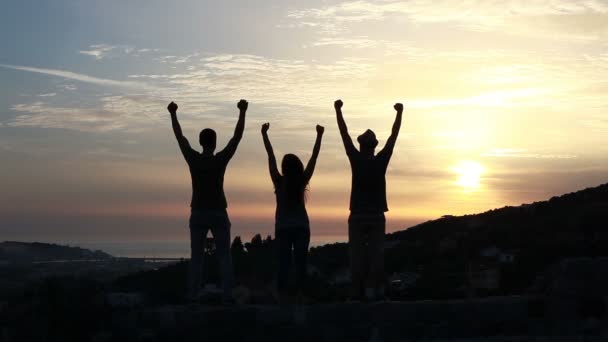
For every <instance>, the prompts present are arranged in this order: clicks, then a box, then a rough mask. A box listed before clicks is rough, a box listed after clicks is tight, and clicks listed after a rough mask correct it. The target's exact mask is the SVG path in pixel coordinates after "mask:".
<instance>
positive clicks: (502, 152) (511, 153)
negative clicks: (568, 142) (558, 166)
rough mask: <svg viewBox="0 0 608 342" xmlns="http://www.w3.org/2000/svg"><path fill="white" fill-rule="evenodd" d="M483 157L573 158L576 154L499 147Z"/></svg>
mask: <svg viewBox="0 0 608 342" xmlns="http://www.w3.org/2000/svg"><path fill="white" fill-rule="evenodd" d="M481 156H482V157H496V158H532V159H573V158H576V155H574V154H553V153H550V154H546V153H534V152H531V151H528V150H527V149H521V148H499V149H493V150H491V151H488V152H485V153H482V154H481Z"/></svg>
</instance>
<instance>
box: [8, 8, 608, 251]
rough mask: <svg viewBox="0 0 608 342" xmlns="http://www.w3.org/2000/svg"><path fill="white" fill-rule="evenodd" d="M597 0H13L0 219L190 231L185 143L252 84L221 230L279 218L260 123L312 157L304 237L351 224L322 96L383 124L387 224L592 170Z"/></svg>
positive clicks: (485, 204)
mask: <svg viewBox="0 0 608 342" xmlns="http://www.w3.org/2000/svg"><path fill="white" fill-rule="evenodd" d="M607 38H608V2H607V1H601V0H581V1H566V0H534V1H516V0H509V1H504V2H495V1H482V0H479V1H424V0H412V1H389V0H360V1H312V2H311V1H290V2H284V1H264V2H255V3H254V2H250V1H218V2H207V1H178V2H167V1H47V2H39V1H7V2H5V3H4V4H3V11H2V13H1V14H0V42H1V43H2V46H3V48H2V52H1V53H0V89H1V91H0V159H2V160H3V167H2V169H1V170H0V177H1V178H0V187H1V188H2V189H3V191H2V193H1V194H0V222H2V223H0V235H1V237H2V239H20V240H44V241H66V240H70V241H79V240H91V241H115V240H123V239H127V240H138V239H149V240H159V239H160V240H162V239H171V240H184V239H187V230H186V223H187V217H188V201H189V196H190V184H189V178H188V171H187V168H186V166H185V163H184V162H183V160H182V159H181V156H180V155H179V151H178V149H177V146H176V144H175V141H174V138H173V136H172V133H171V130H170V122H169V118H168V116H167V114H166V110H165V108H166V105H167V103H168V102H169V101H172V100H174V101H176V102H177V103H178V104H179V105H180V113H179V115H180V119H181V121H182V125H183V126H184V131H185V132H186V134H187V135H188V136H189V137H190V141H191V142H192V143H193V145H194V144H195V143H196V135H197V132H198V131H199V130H200V129H202V128H204V127H213V128H215V129H216V130H217V131H218V133H219V143H220V144H223V143H225V142H226V141H227V139H228V138H229V137H230V134H231V133H232V130H233V126H234V124H235V122H236V114H237V111H236V108H235V105H236V102H237V101H238V100H239V99H240V98H246V99H248V100H249V101H250V103H251V106H250V113H249V117H248V121H247V128H246V132H245V138H244V139H243V142H242V145H241V146H240V148H239V152H238V153H237V155H236V156H235V159H234V160H233V162H232V164H231V166H230V168H229V171H228V173H227V177H226V191H227V196H228V200H229V202H230V208H229V211H230V214H231V217H232V221H233V226H234V228H233V235H243V236H244V237H245V238H248V237H250V236H251V234H253V233H254V232H261V233H266V234H269V233H272V227H273V222H272V217H273V214H272V213H273V210H274V198H273V194H272V185H271V183H270V181H269V178H268V175H267V170H266V163H265V155H264V152H263V149H262V144H261V138H260V136H259V127H260V125H261V124H262V123H263V122H266V121H269V122H271V131H270V135H271V138H272V140H273V142H274V144H275V145H276V148H277V150H278V151H277V152H278V153H279V155H280V154H283V153H288V152H295V153H297V154H298V155H299V156H300V157H301V158H302V159H305V160H306V159H307V158H308V156H309V155H310V150H311V149H312V144H313V141H314V126H315V125H316V124H317V123H320V124H323V125H325V126H326V127H327V130H326V132H327V134H326V136H325V140H324V142H323V147H322V151H321V157H320V159H319V166H318V169H317V173H316V175H315V177H314V178H313V181H312V183H311V194H310V195H311V196H310V199H309V202H308V207H309V213H310V215H311V219H312V222H313V238H317V239H321V240H324V241H333V240H344V239H345V232H346V231H345V227H346V225H345V221H346V216H347V215H348V210H347V208H348V191H349V181H350V175H349V174H348V173H349V168H348V164H347V160H346V158H345V156H344V152H343V147H342V146H341V143H340V141H339V140H338V135H337V130H336V127H335V118H334V114H333V109H332V102H333V100H335V99H336V98H342V99H343V100H344V102H345V114H346V119H347V122H348V124H349V127H350V129H351V132H352V134H353V135H356V134H359V133H360V132H362V131H363V130H365V129H366V128H372V129H374V130H375V131H376V133H377V134H378V136H379V139H380V142H381V144H382V143H384V141H385V139H386V137H387V136H388V133H389V130H390V126H391V123H392V120H393V118H394V111H393V109H392V105H393V103H395V102H398V101H401V102H404V103H405V106H406V113H405V114H406V115H405V121H404V126H403V129H402V133H401V136H400V138H399V142H398V144H397V148H396V152H395V156H394V158H393V161H392V163H391V168H390V169H389V172H388V174H387V178H388V184H389V207H390V208H391V211H390V212H389V214H388V219H389V221H388V222H389V224H388V229H389V230H391V231H392V230H397V229H403V228H405V227H408V226H410V225H412V224H415V223H417V222H421V221H424V220H427V219H432V218H436V217H438V216H441V215H443V214H467V213H474V212H479V211H483V210H487V209H491V208H494V207H500V206H503V205H517V204H520V203H524V202H531V201H536V200H542V199H545V198H547V197H550V196H553V195H557V194H561V193H564V192H569V191H575V190H577V189H580V188H582V187H586V186H593V185H597V184H600V183H603V182H605V179H606V177H605V175H606V171H607V170H606V168H607V167H606V155H607V152H608V147H607V146H608V144H606V142H607V139H608V136H607V134H608V113H607V112H606V109H607V107H608V81H606V80H608V77H607V76H608V43H607V42H608V39H607Z"/></svg>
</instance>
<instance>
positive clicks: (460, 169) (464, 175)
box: [452, 160, 485, 191]
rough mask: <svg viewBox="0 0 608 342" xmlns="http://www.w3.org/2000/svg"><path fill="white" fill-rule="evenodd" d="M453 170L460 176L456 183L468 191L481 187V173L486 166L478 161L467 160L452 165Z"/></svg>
mask: <svg viewBox="0 0 608 342" xmlns="http://www.w3.org/2000/svg"><path fill="white" fill-rule="evenodd" d="M452 171H454V172H455V173H456V175H457V176H458V179H457V180H456V184H458V185H459V186H461V187H462V188H464V189H465V190H467V191H474V190H477V189H479V187H480V180H481V175H482V174H483V173H484V171H485V168H484V167H483V166H482V165H481V164H479V163H478V162H475V161H470V160H465V161H462V162H460V163H459V164H457V165H455V166H454V167H452Z"/></svg>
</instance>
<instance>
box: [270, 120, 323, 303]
mask: <svg viewBox="0 0 608 342" xmlns="http://www.w3.org/2000/svg"><path fill="white" fill-rule="evenodd" d="M269 128H270V124H269V123H265V124H263V125H262V137H263V139H264V147H265V148H266V152H267V153H268V169H269V171H270V178H272V183H273V184H274V191H275V195H276V198H277V209H276V213H275V239H276V242H277V245H278V257H279V269H278V274H277V288H278V291H279V294H280V295H281V297H284V296H285V295H286V293H287V283H288V278H289V269H290V266H291V259H292V256H293V259H294V260H295V267H296V279H297V284H296V287H297V291H298V294H299V295H300V294H301V293H302V288H303V285H304V282H305V279H306V258H307V255H308V244H309V243H310V224H309V222H308V213H307V212H306V205H305V202H306V189H307V187H308V182H309V181H310V178H311V177H312V174H313V172H314V170H315V164H316V163H317V157H318V156H319V150H320V149H321V139H322V137H323V131H324V128H323V127H322V126H319V125H317V139H316V141H315V146H314V148H313V150H312V156H311V157H310V160H309V161H308V165H306V169H305V168H304V165H303V164H302V162H301V161H300V158H298V157H297V156H296V155H295V154H286V155H285V156H284V157H283V161H282V163H281V171H282V172H281V173H279V170H278V168H277V161H276V158H275V156H274V151H273V150H272V145H271V144H270V139H269V138H268V129H269ZM292 249H293V252H292Z"/></svg>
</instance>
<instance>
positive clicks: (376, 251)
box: [365, 221, 386, 297]
mask: <svg viewBox="0 0 608 342" xmlns="http://www.w3.org/2000/svg"><path fill="white" fill-rule="evenodd" d="M385 230H386V224H385V222H384V221H381V222H375V223H372V224H370V225H369V226H368V232H369V237H368V243H369V245H368V248H369V258H368V261H369V264H368V267H369V268H368V271H367V275H368V276H367V281H366V284H365V287H366V288H367V289H371V291H372V294H371V296H373V297H384V238H385Z"/></svg>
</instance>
